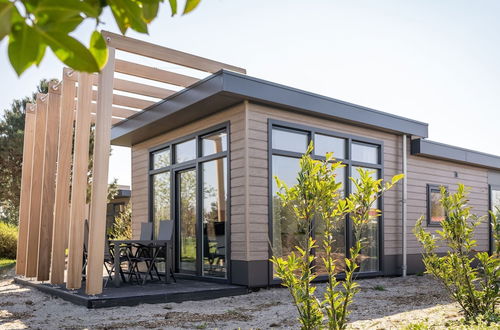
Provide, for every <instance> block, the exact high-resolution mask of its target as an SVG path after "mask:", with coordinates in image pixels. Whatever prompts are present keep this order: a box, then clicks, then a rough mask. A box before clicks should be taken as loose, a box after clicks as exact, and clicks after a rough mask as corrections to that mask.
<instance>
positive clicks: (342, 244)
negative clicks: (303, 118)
mask: <svg viewBox="0 0 500 330" xmlns="http://www.w3.org/2000/svg"><path fill="white" fill-rule="evenodd" d="M270 125H271V131H272V157H271V159H270V161H271V166H270V169H271V171H272V173H270V174H271V178H272V182H271V184H272V191H271V192H270V193H271V205H270V207H271V210H270V212H271V213H272V222H271V226H272V240H271V242H272V246H273V253H274V255H277V256H287V255H289V254H290V253H291V252H292V251H293V249H294V247H295V246H296V245H298V243H300V242H303V241H305V239H307V233H308V232H310V231H309V230H308V228H299V227H298V224H297V221H295V219H294V218H293V217H294V214H293V211H292V210H289V209H287V208H285V207H283V206H282V205H281V201H280V199H279V197H278V195H277V192H278V188H277V185H276V182H275V180H274V177H275V176H277V177H278V178H279V179H281V180H283V181H284V182H285V183H286V184H287V185H289V186H292V185H294V184H295V183H296V177H297V173H298V171H299V159H300V157H301V156H302V155H303V153H304V152H305V151H306V149H307V144H308V141H309V139H313V141H314V142H315V144H314V150H313V154H312V157H313V158H315V159H324V157H325V154H326V153H327V152H333V156H334V157H335V158H338V159H341V161H342V162H343V163H344V164H345V165H346V166H345V167H344V168H341V169H339V170H338V172H337V176H338V177H337V180H338V181H341V182H343V183H346V182H348V181H347V177H348V176H353V177H356V175H357V171H356V168H357V167H365V168H366V166H368V167H369V169H371V170H373V171H374V172H375V174H374V175H375V176H376V177H377V178H378V177H381V176H382V163H381V157H380V154H381V152H382V143H381V142H378V141H374V140H371V139H364V138H359V137H351V136H349V135H346V134H340V133H335V132H329V131H325V130H319V129H314V128H305V127H304V126H302V125H293V124H284V123H282V122H279V123H277V122H274V121H270ZM353 139H354V141H353ZM349 149H351V150H352V157H349V153H348V150H349ZM342 189H343V191H342V193H343V194H349V193H350V192H351V191H352V189H353V186H352V185H350V184H348V185H347V186H344V187H343V188H342ZM376 207H378V206H376ZM379 208H380V207H379ZM347 221H348V219H346V221H345V223H343V224H342V226H339V228H337V232H335V243H336V244H335V246H334V247H333V252H334V253H336V254H338V264H337V265H336V267H337V268H338V269H345V264H344V258H343V256H345V254H346V251H347V250H348V249H349V247H350V246H348V242H350V241H351V244H352V239H350V240H348V239H347V237H350V238H352V237H353V233H352V226H350V225H349V226H348V222H347ZM323 230H324V229H323V223H322V221H321V219H316V221H315V223H314V228H313V231H312V235H313V236H314V238H315V239H317V240H321V238H322V235H323ZM380 232H381V230H380V219H377V221H374V222H373V223H372V224H370V226H369V228H368V229H367V230H366V231H365V233H364V235H365V237H366V238H367V240H368V241H369V245H368V246H367V247H365V248H364V249H363V250H362V251H361V252H362V255H363V261H362V263H361V269H360V271H362V272H376V271H379V270H380V243H379V236H380ZM317 245H318V248H316V249H315V251H314V253H315V254H316V255H317V256H318V257H319V258H321V257H322V256H323V255H324V251H323V250H324V249H323V247H322V244H321V242H320V241H318V242H317ZM316 271H317V273H318V274H319V275H321V274H325V273H326V270H325V269H324V267H323V266H322V263H321V262H320V263H319V264H317V265H316Z"/></svg>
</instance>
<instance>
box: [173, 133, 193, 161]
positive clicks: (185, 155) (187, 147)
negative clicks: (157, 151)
mask: <svg viewBox="0 0 500 330" xmlns="http://www.w3.org/2000/svg"><path fill="white" fill-rule="evenodd" d="M195 158H196V140H195V139H192V140H189V141H186V142H182V143H179V144H176V145H175V163H176V164H177V163H182V162H187V161H189V160H193V159H195Z"/></svg>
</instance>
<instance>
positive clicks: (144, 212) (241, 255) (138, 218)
mask: <svg viewBox="0 0 500 330" xmlns="http://www.w3.org/2000/svg"><path fill="white" fill-rule="evenodd" d="M245 106H246V105H245V104H244V103H242V104H240V105H237V106H234V107H232V108H229V109H226V110H223V111H221V112H218V113H216V114H214V115H212V116H209V117H207V118H205V119H203V120H200V121H196V122H193V123H191V124H188V125H185V126H183V127H179V128H177V129H175V130H172V131H170V132H167V133H165V134H162V135H159V136H157V137H155V138H153V139H150V140H147V141H144V142H142V143H139V144H136V145H134V146H132V198H131V201H132V233H133V237H134V238H138V237H139V235H140V230H141V223H142V222H147V221H148V220H149V215H148V212H149V211H148V210H149V202H148V195H149V194H148V192H149V174H148V170H149V169H148V167H149V149H150V148H152V147H155V146H157V145H160V144H162V143H166V142H169V141H172V140H174V139H177V138H181V137H183V136H186V135H189V134H192V133H196V132H198V131H200V130H203V129H206V128H210V127H211V126H214V125H217V124H220V123H224V122H227V121H229V122H230V127H229V130H230V135H229V141H230V142H229V146H230V156H229V157H230V162H229V164H230V165H229V166H230V178H231V191H230V194H231V195H230V197H231V198H230V200H231V217H230V219H229V221H230V228H231V235H230V236H231V259H233V260H246V259H247V250H246V227H245V217H244V215H243V213H242V212H243V211H242V210H244V209H245V199H244V198H243V197H242V196H243V193H244V191H245V188H244V187H242V186H240V185H239V184H238V183H242V182H243V178H244V176H245V175H244V174H245V171H244V169H245V161H244V138H245V134H244V132H245V131H244V114H245Z"/></svg>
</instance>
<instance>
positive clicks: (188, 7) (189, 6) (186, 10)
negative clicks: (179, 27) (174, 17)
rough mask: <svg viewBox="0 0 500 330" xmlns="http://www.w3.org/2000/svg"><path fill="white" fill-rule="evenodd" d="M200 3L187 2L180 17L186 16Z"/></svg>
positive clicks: (195, 1) (195, 0)
mask: <svg viewBox="0 0 500 330" xmlns="http://www.w3.org/2000/svg"><path fill="white" fill-rule="evenodd" d="M200 2H201V0H187V1H186V6H185V7H184V12H183V13H182V15H186V14H187V13H189V12H191V11H193V10H194V9H195V8H196V7H197V6H198V4H199V3H200Z"/></svg>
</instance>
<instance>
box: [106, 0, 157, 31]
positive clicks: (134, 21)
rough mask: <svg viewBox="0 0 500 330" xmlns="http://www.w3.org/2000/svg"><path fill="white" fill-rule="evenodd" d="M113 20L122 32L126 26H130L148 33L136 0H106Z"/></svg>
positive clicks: (125, 29)
mask: <svg viewBox="0 0 500 330" xmlns="http://www.w3.org/2000/svg"><path fill="white" fill-rule="evenodd" d="M108 4H109V6H110V7H111V11H112V13H113V16H114V17H115V21H116V23H117V24H118V27H119V28H120V31H121V32H122V34H125V32H126V31H127V29H128V28H132V29H134V30H136V31H137V32H140V33H148V25H147V24H146V21H145V20H144V17H143V16H142V8H141V7H139V5H138V4H137V2H134V1H129V0H108Z"/></svg>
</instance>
